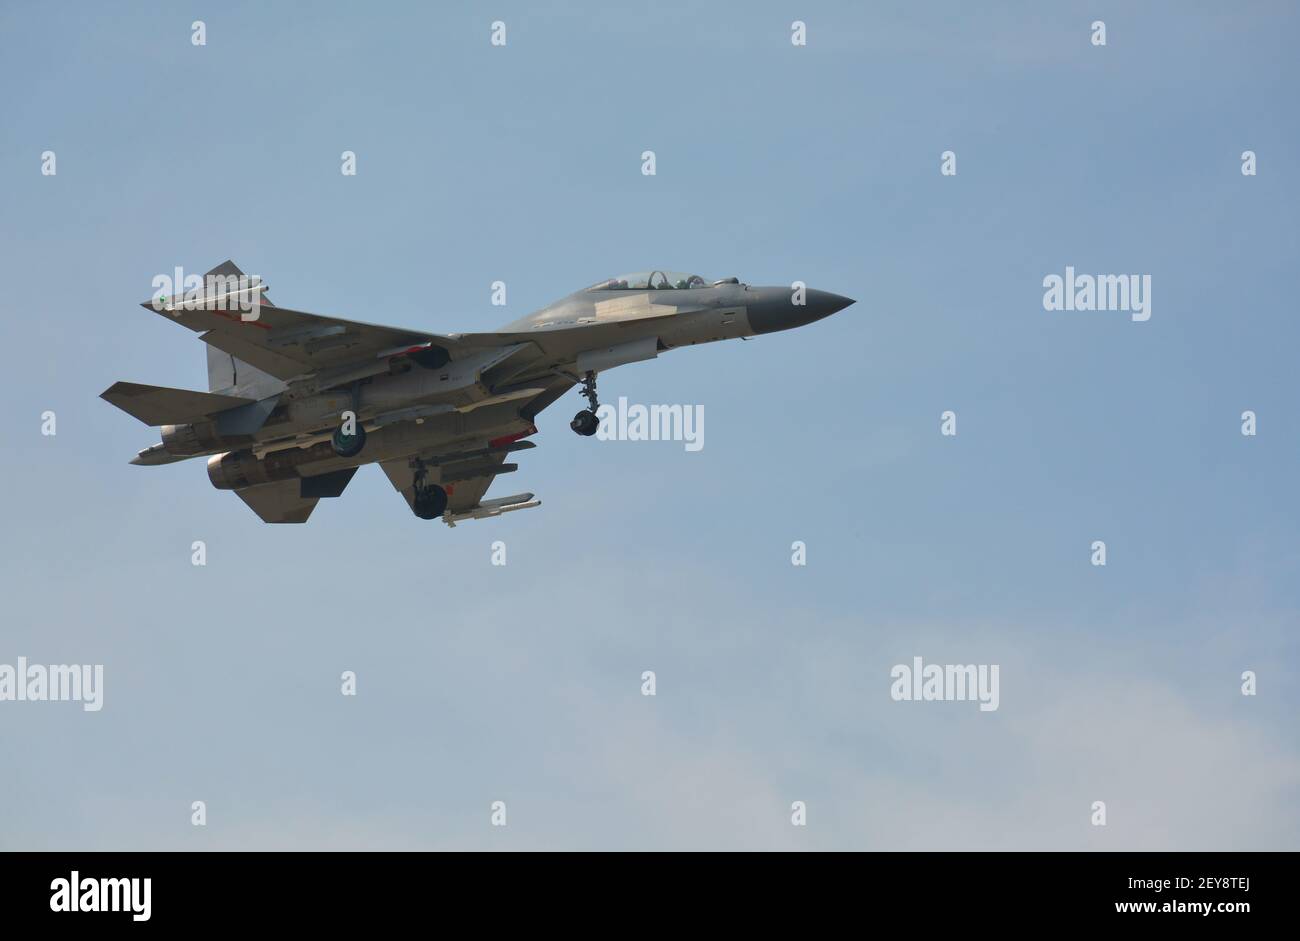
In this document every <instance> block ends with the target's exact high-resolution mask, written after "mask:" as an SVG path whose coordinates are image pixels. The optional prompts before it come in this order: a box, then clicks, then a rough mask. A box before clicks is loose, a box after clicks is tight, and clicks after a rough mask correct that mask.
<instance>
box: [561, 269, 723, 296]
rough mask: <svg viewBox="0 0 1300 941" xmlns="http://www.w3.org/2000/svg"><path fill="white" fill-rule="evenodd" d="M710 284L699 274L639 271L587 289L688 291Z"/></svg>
mask: <svg viewBox="0 0 1300 941" xmlns="http://www.w3.org/2000/svg"><path fill="white" fill-rule="evenodd" d="M708 286H709V282H708V281H706V280H704V279H703V278H701V277H700V276H699V275H698V274H687V273H686V272H683V271H638V272H635V273H634V274H621V275H619V276H618V277H617V278H610V279H609V280H608V281H601V282H600V283H599V284H593V285H592V286H591V287H589V288H587V290H588V291H666V290H675V291H688V290H693V289H695V288H706V287H708Z"/></svg>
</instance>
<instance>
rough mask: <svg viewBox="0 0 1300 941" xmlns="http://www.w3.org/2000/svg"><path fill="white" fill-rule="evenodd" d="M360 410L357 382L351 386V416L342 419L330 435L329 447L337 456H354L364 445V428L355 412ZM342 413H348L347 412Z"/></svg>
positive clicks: (359, 388) (359, 384)
mask: <svg viewBox="0 0 1300 941" xmlns="http://www.w3.org/2000/svg"><path fill="white" fill-rule="evenodd" d="M360 411H361V383H359V382H358V383H354V384H353V386H352V412H351V417H350V418H346V419H344V421H343V423H342V424H340V425H339V426H338V428H336V429H334V434H333V435H332V436H331V437H330V447H332V448H333V449H334V453H335V454H337V455H338V456H339V457H356V456H357V455H358V454H360V453H361V449H362V448H364V447H365V446H366V429H365V428H364V427H363V426H362V424H361V421H360V420H359V419H358V418H357V413H358V412H360ZM343 414H344V415H348V413H347V412H344V413H343Z"/></svg>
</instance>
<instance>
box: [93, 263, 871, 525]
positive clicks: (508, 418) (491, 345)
mask: <svg viewBox="0 0 1300 941" xmlns="http://www.w3.org/2000/svg"><path fill="white" fill-rule="evenodd" d="M202 280H203V286H202V287H201V288H194V289H193V290H189V291H186V292H185V293H184V294H177V295H173V296H168V297H163V296H161V295H160V296H158V297H155V298H153V299H152V300H149V301H146V302H144V303H143V304H142V305H141V306H143V307H144V308H146V309H147V310H152V311H155V312H156V313H158V314H159V315H160V316H163V317H165V318H167V319H168V320H173V321H175V322H176V323H178V324H180V325H181V326H183V327H186V328H188V329H190V330H192V331H194V332H195V333H198V334H199V335H200V336H199V338H200V339H201V340H203V342H204V344H205V345H206V347H207V357H208V391H207V392H196V391H189V390H185V389H169V388H163V387H159V386H151V385H141V384H139V383H133V382H118V383H115V384H114V385H113V386H112V387H110V388H109V389H107V390H105V391H104V392H103V393H102V395H101V397H102V398H104V399H105V400H107V401H108V402H110V403H112V404H113V405H115V406H117V407H118V408H120V409H122V410H123V411H125V412H127V413H128V414H130V415H132V416H134V417H135V418H138V419H139V420H140V421H142V422H144V423H145V424H146V425H152V426H160V427H161V432H162V441H161V442H159V443H157V444H155V445H153V446H152V447H148V448H145V449H144V450H143V451H141V452H140V453H139V454H138V455H136V457H135V459H134V460H132V461H131V463H132V464H143V465H157V464H169V463H172V462H174V461H180V460H184V459H186V458H191V457H200V456H206V455H210V456H209V457H208V478H209V479H210V480H211V481H212V485H213V486H214V487H216V488H218V489H220V490H233V491H234V492H235V494H236V495H237V496H239V497H240V498H241V499H242V500H243V501H244V502H245V503H247V504H248V505H249V507H251V508H252V510H253V512H255V513H256V514H257V515H258V516H260V517H261V518H262V519H263V520H264V521H266V522H268V523H304V522H306V521H307V518H308V517H309V516H310V515H311V513H312V510H314V509H315V508H316V503H317V502H318V501H319V500H320V499H321V498H323V497H337V496H340V495H342V493H343V491H344V489H345V488H346V487H347V485H348V483H349V481H351V480H352V476H353V475H354V474H355V473H356V472H357V468H358V467H359V466H361V465H362V464H375V463H377V464H379V466H380V467H381V468H383V470H384V473H385V474H387V475H388V479H389V480H390V481H392V484H393V486H394V487H395V488H396V489H397V490H398V491H399V492H400V493H401V494H402V496H403V497H405V498H406V502H407V503H408V504H409V505H410V507H411V510H412V511H413V512H414V513H415V515H416V516H418V517H419V518H420V519H425V520H433V519H442V520H443V521H444V522H445V523H447V524H448V525H450V526H455V525H456V523H458V522H461V521H463V520H468V519H482V518H484V517H491V516H499V515H500V514H502V513H508V512H512V511H514V510H522V509H527V508H529V507H535V506H538V505H540V502H541V501H539V500H536V499H534V495H533V494H531V493H518V494H514V495H512V496H506V497H499V498H497V499H491V500H484V499H483V497H484V495H485V494H486V493H487V490H488V488H489V487H490V486H491V485H492V482H493V479H494V478H496V477H498V476H500V475H502V474H509V473H513V472H514V471H515V470H517V469H518V465H517V464H515V463H513V462H511V461H508V460H507V458H508V457H511V456H512V455H515V454H518V453H519V452H521V451H524V450H528V449H530V448H532V447H534V444H533V442H531V441H528V440H526V439H527V438H529V437H530V436H532V435H534V434H536V433H537V426H536V425H535V424H534V422H535V421H536V418H537V415H538V414H539V413H540V412H541V411H542V409H544V408H546V407H547V406H549V405H551V404H552V403H554V402H555V401H557V400H558V399H559V398H560V397H561V396H563V395H565V394H566V393H567V392H569V390H571V389H573V388H574V387H575V386H577V387H578V389H579V391H580V393H581V395H582V396H584V397H585V398H586V400H587V406H588V407H587V408H584V409H583V410H582V411H580V412H578V414H577V415H575V416H574V418H573V421H572V422H571V423H570V427H571V428H572V429H573V430H574V431H575V432H576V433H577V434H579V435H583V436H587V437H590V436H591V435H593V434H595V433H596V430H597V428H598V426H599V420H598V418H597V408H598V406H599V401H598V400H597V397H596V377H597V376H598V375H599V374H600V373H603V372H605V371H607V370H609V369H613V368H614V367H615V366H622V365H625V364H627V363H636V362H641V361H644V360H650V359H654V358H655V357H657V356H658V355H659V354H660V353H664V352H666V351H668V350H674V349H677V348H679V347H683V346H693V345H695V344H697V343H710V342H713V341H715V340H733V339H744V338H748V337H751V336H754V335H757V334H764V333H772V332H774V331H777V330H788V329H791V328H792V327H800V326H803V325H804V324H809V323H812V322H813V321H815V320H820V319H822V318H823V317H826V316H829V315H830V314H833V313H835V312H836V311H838V310H842V309H844V308H845V307H847V306H849V305H850V304H852V303H853V301H852V300H851V299H849V298H847V297H841V296H840V295H838V294H831V293H828V292H826V291H817V290H811V289H804V288H803V287H802V286H801V285H798V284H796V285H795V286H794V287H793V288H792V287H751V286H750V285H748V284H743V283H741V282H740V281H739V280H738V279H736V278H724V279H722V280H719V281H710V280H707V279H705V278H702V277H700V276H699V275H695V274H684V273H679V272H675V271H644V272H638V273H635V274H628V275H622V276H620V277H617V278H610V279H607V280H605V281H601V282H599V283H597V284H593V285H592V286H591V287H587V288H583V289H582V290H580V291H575V292H574V293H573V294H570V295H568V296H567V297H564V298H561V299H560V300H558V301H556V302H555V303H553V304H550V305H549V306H547V307H543V308H542V309H541V310H538V311H536V312H535V313H532V314H529V315H528V316H526V317H524V318H522V319H521V320H517V321H515V322H513V323H509V324H506V325H505V326H504V327H502V328H501V329H500V330H499V331H498V332H496V333H453V334H447V335H440V334H434V333H428V332H426V331H424V330H419V329H409V328H404V327H382V326H376V325H373V324H368V323H358V322H356V321H352V320H342V319H339V318H337V317H325V316H321V315H319V314H309V313H304V312H302V311H297V310H290V309H288V308H287V307H277V306H275V305H273V304H272V303H271V302H270V300H269V299H268V298H267V297H266V285H264V284H262V283H261V281H260V279H257V278H249V277H248V276H246V275H245V274H244V273H243V272H242V271H240V269H239V268H237V267H236V266H235V264H234V263H233V262H230V261H227V262H225V263H224V264H221V265H218V266H217V267H216V268H213V269H212V270H211V271H209V272H207V274H206V275H205V276H204V278H203V279H202Z"/></svg>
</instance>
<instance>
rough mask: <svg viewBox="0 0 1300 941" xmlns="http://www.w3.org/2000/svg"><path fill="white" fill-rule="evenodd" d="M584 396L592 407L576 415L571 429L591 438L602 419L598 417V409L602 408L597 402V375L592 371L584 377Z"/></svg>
mask: <svg viewBox="0 0 1300 941" xmlns="http://www.w3.org/2000/svg"><path fill="white" fill-rule="evenodd" d="M582 394H583V395H585V396H586V397H587V401H588V402H589V403H591V404H590V407H588V408H585V409H583V410H582V411H581V412H579V413H578V414H577V415H574V416H573V421H571V422H569V427H570V428H572V429H573V430H574V431H575V432H576V433H577V434H580V435H582V436H583V437H584V438H590V437H591V436H592V435H594V434H595V433H596V429H597V428H599V427H600V419H599V418H597V417H596V409H598V408H599V407H600V403H599V402H598V401H596V374H595V373H594V372H592V371H591V370H588V371H587V374H586V375H585V376H583V377H582Z"/></svg>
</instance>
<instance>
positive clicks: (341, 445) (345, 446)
mask: <svg viewBox="0 0 1300 941" xmlns="http://www.w3.org/2000/svg"><path fill="white" fill-rule="evenodd" d="M330 446H331V447H332V448H333V449H334V453H335V454H337V455H338V456H339V457H356V456H357V455H358V454H360V453H361V449H362V448H364V447H365V446H366V429H364V428H362V427H361V425H359V424H358V425H357V426H356V432H355V433H354V434H350V435H349V434H344V433H343V426H342V425H339V427H338V428H336V429H335V430H334V436H333V437H332V438H330Z"/></svg>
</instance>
